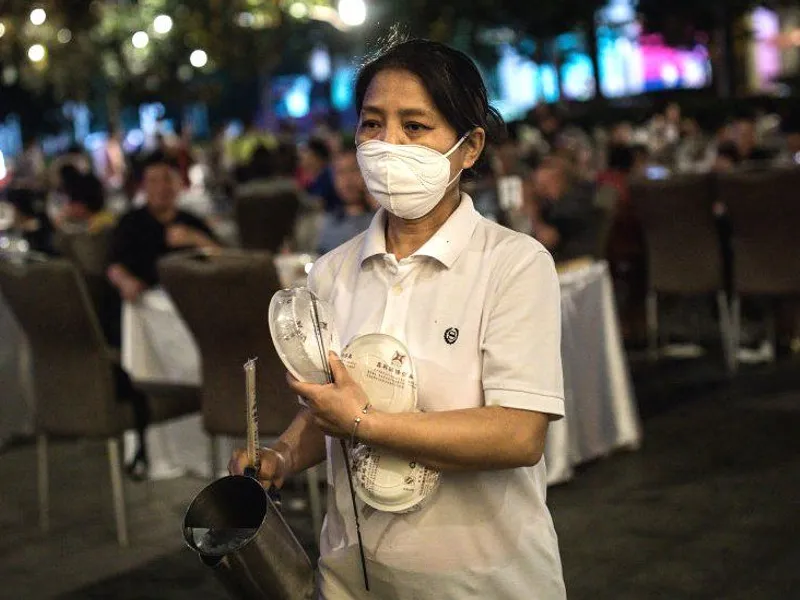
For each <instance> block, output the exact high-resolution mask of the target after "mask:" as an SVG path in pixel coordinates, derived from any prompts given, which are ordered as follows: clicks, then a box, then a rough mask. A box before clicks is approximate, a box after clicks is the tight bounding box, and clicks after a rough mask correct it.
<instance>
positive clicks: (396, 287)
mask: <svg viewBox="0 0 800 600" xmlns="http://www.w3.org/2000/svg"><path fill="white" fill-rule="evenodd" d="M392 291H393V292H394V294H395V296H399V295H400V294H402V293H403V286H402V285H400V284H399V283H398V284H397V285H393V286H392Z"/></svg>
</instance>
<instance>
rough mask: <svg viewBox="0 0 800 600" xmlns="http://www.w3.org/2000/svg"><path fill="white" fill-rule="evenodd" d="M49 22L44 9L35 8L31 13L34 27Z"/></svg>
mask: <svg viewBox="0 0 800 600" xmlns="http://www.w3.org/2000/svg"><path fill="white" fill-rule="evenodd" d="M46 20H47V13H46V12H45V11H44V9H43V8H34V9H33V10H32V11H31V23H33V24H34V25H41V24H42V23H44V22H45V21H46Z"/></svg>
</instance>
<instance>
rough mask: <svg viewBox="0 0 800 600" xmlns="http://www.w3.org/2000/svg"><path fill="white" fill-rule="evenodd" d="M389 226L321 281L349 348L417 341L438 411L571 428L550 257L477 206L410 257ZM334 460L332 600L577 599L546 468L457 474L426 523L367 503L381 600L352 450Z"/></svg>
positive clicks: (328, 535) (337, 258)
mask: <svg viewBox="0 0 800 600" xmlns="http://www.w3.org/2000/svg"><path fill="white" fill-rule="evenodd" d="M385 228H386V213H385V212H384V211H383V210H381V211H379V212H378V214H377V215H376V216H375V218H374V219H373V221H372V224H371V226H370V228H369V229H368V230H367V231H366V232H364V233H363V234H361V235H359V236H357V237H356V238H354V239H352V240H351V241H349V242H347V243H346V244H344V245H342V246H340V247H339V248H337V249H336V250H334V251H333V252H331V253H329V254H327V255H325V256H323V257H322V258H321V259H320V260H319V261H317V263H316V264H315V265H314V269H313V270H312V272H311V275H310V278H309V285H310V287H311V288H312V289H313V290H314V291H315V292H316V293H317V294H318V295H319V296H320V297H321V298H323V299H325V300H327V301H328V302H329V303H330V304H331V306H332V307H333V311H334V315H335V319H336V325H337V327H338V330H339V336H340V339H341V340H342V342H343V344H346V343H347V342H348V341H349V340H351V339H352V338H353V337H354V336H357V335H362V334H366V333H375V332H381V333H387V334H390V335H393V336H395V337H396V338H398V339H400V340H401V341H403V342H404V343H405V344H406V346H407V347H408V349H409V352H410V354H411V358H412V360H413V361H414V365H415V368H416V371H417V385H418V393H419V408H420V409H421V410H423V411H426V412H430V411H446V410H455V409H464V408H474V407H481V406H492V405H498V406H506V407H511V408H517V409H524V410H532V411H538V412H541V413H546V414H548V415H551V416H552V417H553V418H560V417H561V416H563V414H564V393H563V383H562V372H561V351H560V349H561V346H560V344H561V316H560V296H559V287H558V278H557V275H556V271H555V266H554V264H553V260H552V258H551V257H550V255H549V254H548V252H547V251H546V250H545V249H544V247H543V246H541V245H540V244H539V243H538V242H537V241H535V240H534V239H532V238H530V237H528V236H524V235H521V234H518V233H516V232H513V231H511V230H509V229H506V228H504V227H501V226H499V225H497V224H495V223H492V222H491V221H489V220H487V219H484V218H483V217H481V216H480V215H479V214H478V212H477V211H476V210H475V209H474V207H473V205H472V200H471V199H470V198H469V196H467V195H466V194H464V195H462V200H461V204H460V205H459V207H458V208H457V209H456V211H455V212H454V213H453V214H452V215H451V216H450V218H449V219H448V220H447V222H446V223H445V224H444V225H443V226H442V227H441V228H440V229H439V230H438V231H437V232H436V234H435V235H434V236H433V237H432V238H431V239H430V240H429V241H428V242H427V243H426V244H425V245H424V246H423V247H422V248H420V249H419V250H418V251H417V252H415V253H414V254H413V255H412V256H409V257H408V258H404V259H403V260H400V261H397V260H396V258H395V256H394V255H392V254H388V253H387V252H386V240H385ZM328 459H329V460H328V483H329V485H330V488H329V495H328V511H327V516H326V519H325V525H324V527H323V531H322V540H321V544H320V546H321V558H320V567H319V568H320V582H321V583H320V586H321V592H322V595H323V597H324V598H326V599H327V600H338V599H340V598H365V599H366V598H373V599H374V598H380V599H381V600H392V599H397V600H412V599H413V600H419V599H425V598H434V599H436V600H446V599H453V600H464V599H466V598H481V599H488V598H492V599H498V600H499V599H502V600H506V599H507V600H517V599H518V600H550V599H561V598H564V597H565V591H564V583H563V577H562V572H561V560H560V557H559V552H558V541H557V537H556V533H555V529H554V528H553V522H552V519H551V517H550V513H549V511H548V510H547V506H546V504H545V501H546V491H547V487H546V485H547V484H546V481H547V478H546V473H545V464H544V459H542V460H541V461H540V462H539V464H537V465H536V466H535V467H525V468H517V469H507V470H500V471H476V472H466V473H451V472H445V473H443V474H442V478H441V485H440V486H439V488H438V490H437V491H436V492H435V495H434V496H433V498H431V499H430V500H429V501H428V502H427V503H426V504H425V505H424V507H423V508H421V509H420V510H418V511H417V512H412V513H408V514H399V515H398V514H391V513H385V512H380V511H377V510H375V509H372V508H370V507H368V506H366V505H365V504H363V503H362V502H360V501H359V502H358V506H359V512H360V514H361V532H362V537H363V540H364V546H365V551H366V554H367V557H368V569H369V574H370V584H371V587H372V592H371V593H370V594H365V593H364V586H363V582H362V579H361V577H362V576H361V569H360V566H359V565H360V563H359V558H358V548H357V538H356V532H355V520H354V516H353V508H352V503H351V499H350V492H349V488H348V484H347V475H346V472H345V467H344V462H343V457H342V453H341V449H340V446H339V443H338V442H335V443H333V442H332V440H331V439H328Z"/></svg>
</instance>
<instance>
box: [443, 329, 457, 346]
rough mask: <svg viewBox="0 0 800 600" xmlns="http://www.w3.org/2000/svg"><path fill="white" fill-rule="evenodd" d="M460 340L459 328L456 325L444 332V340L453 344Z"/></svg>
mask: <svg viewBox="0 0 800 600" xmlns="http://www.w3.org/2000/svg"><path fill="white" fill-rule="evenodd" d="M456 340H458V329H456V328H455V327H450V328H449V329H447V331H445V332H444V341H445V342H447V343H448V344H450V345H451V346H452V345H453V344H455V343H456Z"/></svg>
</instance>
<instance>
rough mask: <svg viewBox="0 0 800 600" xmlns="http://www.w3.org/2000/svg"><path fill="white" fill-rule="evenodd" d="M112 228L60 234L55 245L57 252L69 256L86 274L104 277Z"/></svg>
mask: <svg viewBox="0 0 800 600" xmlns="http://www.w3.org/2000/svg"><path fill="white" fill-rule="evenodd" d="M112 233H113V229H111V228H108V229H104V230H102V231H98V232H91V233H89V232H81V233H71V234H62V235H60V236H59V239H58V242H57V246H58V250H59V252H60V253H61V254H62V255H63V256H65V257H66V258H69V259H70V260H71V261H72V262H74V263H75V265H76V266H77V267H78V269H79V270H80V271H81V272H82V273H84V274H86V275H99V276H102V277H104V276H105V272H106V268H107V267H108V256H109V250H110V248H111V235H112Z"/></svg>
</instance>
